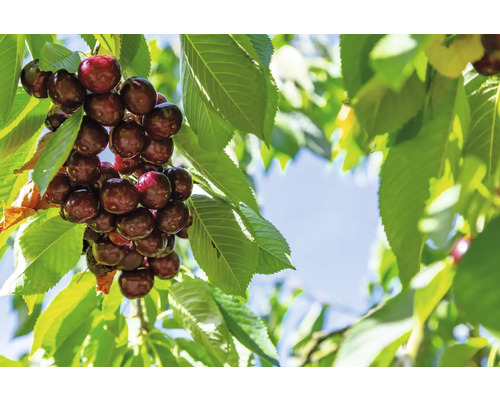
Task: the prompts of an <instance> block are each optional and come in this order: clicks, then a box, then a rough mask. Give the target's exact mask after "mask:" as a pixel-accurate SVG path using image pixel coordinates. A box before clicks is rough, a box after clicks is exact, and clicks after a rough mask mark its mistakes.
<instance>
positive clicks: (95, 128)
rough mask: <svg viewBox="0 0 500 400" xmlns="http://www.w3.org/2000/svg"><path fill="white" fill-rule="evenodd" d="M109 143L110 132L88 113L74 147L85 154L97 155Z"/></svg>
mask: <svg viewBox="0 0 500 400" xmlns="http://www.w3.org/2000/svg"><path fill="white" fill-rule="evenodd" d="M107 145H108V132H107V131H106V129H105V128H104V127H103V126H102V125H99V124H98V123H97V122H95V121H94V120H92V119H90V118H89V117H87V116H86V115H85V116H84V117H83V120H82V124H81V126H80V130H79V131H78V136H77V137H76V140H75V143H74V145H73V149H74V150H76V151H77V152H78V153H80V154H82V155H84V156H95V155H97V154H99V153H101V152H102V151H103V150H104V149H105V148H106V146H107Z"/></svg>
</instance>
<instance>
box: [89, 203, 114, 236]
mask: <svg viewBox="0 0 500 400" xmlns="http://www.w3.org/2000/svg"><path fill="white" fill-rule="evenodd" d="M87 226H88V227H90V228H92V229H93V230H94V231H96V232H99V233H107V232H111V231H112V230H113V229H115V215H114V214H111V213H109V212H107V211H106V210H105V209H103V208H101V209H100V210H99V213H98V214H97V215H96V217H95V218H93V219H91V220H90V221H87Z"/></svg>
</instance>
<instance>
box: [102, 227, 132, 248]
mask: <svg viewBox="0 0 500 400" xmlns="http://www.w3.org/2000/svg"><path fill="white" fill-rule="evenodd" d="M108 238H109V240H111V241H112V242H113V243H114V244H116V245H117V246H130V245H132V242H131V241H130V240H128V239H126V238H124V237H123V236H122V235H120V234H119V233H118V232H117V231H116V230H114V231H111V232H109V233H108Z"/></svg>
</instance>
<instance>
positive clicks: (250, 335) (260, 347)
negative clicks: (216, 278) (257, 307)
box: [210, 286, 279, 365]
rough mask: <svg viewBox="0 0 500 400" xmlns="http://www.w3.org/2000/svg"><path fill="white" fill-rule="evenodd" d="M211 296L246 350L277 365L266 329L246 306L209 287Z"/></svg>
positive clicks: (276, 355)
mask: <svg viewBox="0 0 500 400" xmlns="http://www.w3.org/2000/svg"><path fill="white" fill-rule="evenodd" d="M210 289H211V290H212V295H213V296H214V299H215V302H216V303H217V305H218V306H219V309H220V312H221V313H222V315H223V317H224V320H225V321H226V324H227V327H228V328H229V331H230V332H231V333H232V334H233V336H234V337H235V338H236V339H238V341H239V342H240V343H241V344H243V345H244V346H245V347H246V348H247V349H249V350H251V351H253V352H254V353H256V354H258V355H259V356H261V357H264V358H265V359H266V360H268V361H270V362H271V363H272V364H274V365H279V361H278V354H277V352H276V347H274V344H273V343H272V342H271V340H270V339H269V334H268V332H267V328H266V326H265V325H264V323H263V322H262V320H261V319H259V318H258V317H257V316H256V315H255V314H254V313H253V312H252V311H251V310H250V309H249V308H248V307H247V305H246V304H243V303H242V302H240V301H238V300H237V299H235V298H234V297H232V296H227V295H225V294H224V293H222V292H221V291H220V290H219V289H217V288H216V287H214V286H211V287H210Z"/></svg>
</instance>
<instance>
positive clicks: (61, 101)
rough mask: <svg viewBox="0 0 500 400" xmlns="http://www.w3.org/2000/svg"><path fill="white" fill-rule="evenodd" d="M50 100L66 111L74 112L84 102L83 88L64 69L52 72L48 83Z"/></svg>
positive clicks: (73, 76)
mask: <svg viewBox="0 0 500 400" xmlns="http://www.w3.org/2000/svg"><path fill="white" fill-rule="evenodd" d="M48 89H49V96H50V98H51V100H52V101H53V102H54V103H55V104H58V105H60V106H61V108H62V109H63V110H64V111H66V112H69V111H74V110H76V109H77V108H78V107H80V106H81V105H82V104H83V101H84V100H85V94H86V91H85V88H84V87H83V85H82V84H81V83H80V81H79V80H78V78H77V77H76V76H75V74H70V73H69V72H68V71H66V70H64V69H60V70H59V71H57V72H54V74H52V76H51V77H50V79H49V83H48Z"/></svg>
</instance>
